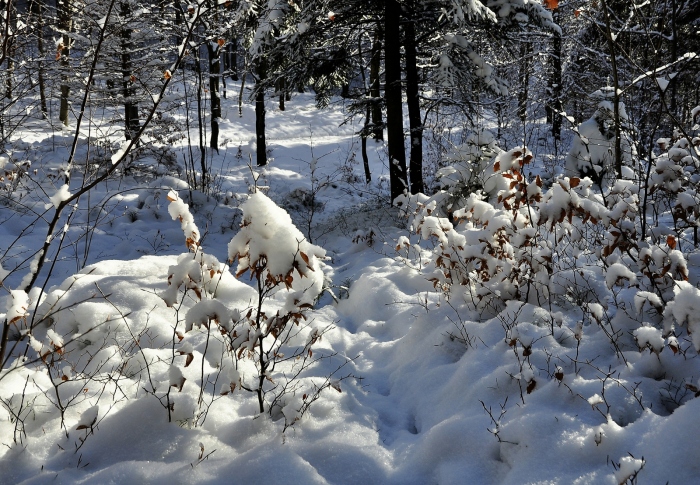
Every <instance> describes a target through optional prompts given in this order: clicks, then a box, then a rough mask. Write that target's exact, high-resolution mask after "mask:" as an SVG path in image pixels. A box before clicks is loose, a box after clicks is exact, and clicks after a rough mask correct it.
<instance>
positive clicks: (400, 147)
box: [384, 0, 408, 203]
mask: <svg viewBox="0 0 700 485" xmlns="http://www.w3.org/2000/svg"><path fill="white" fill-rule="evenodd" d="M385 8H386V10H385V16H384V21H385V23H384V27H385V30H384V32H385V35H386V42H385V43H384V49H385V51H384V69H385V78H386V88H385V90H384V96H385V99H386V129H387V130H386V133H387V142H388V148H389V184H390V186H391V201H392V203H393V201H394V200H395V199H396V197H398V196H399V195H401V194H403V193H404V191H405V190H407V189H408V181H407V179H406V151H405V148H404V135H403V105H402V99H401V43H400V42H401V41H400V38H399V36H400V29H399V22H400V16H401V6H400V5H399V2H398V1H397V0H386V7H385Z"/></svg>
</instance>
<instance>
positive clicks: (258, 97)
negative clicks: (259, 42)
mask: <svg viewBox="0 0 700 485" xmlns="http://www.w3.org/2000/svg"><path fill="white" fill-rule="evenodd" d="M256 71H257V72H256V74H257V77H258V79H257V82H256V87H255V89H256V94H255V141H256V151H257V154H256V157H257V158H256V160H257V164H258V166H259V167H262V166H265V165H267V145H266V143H265V87H264V85H265V78H266V76H267V66H266V65H265V60H264V59H260V60H258V65H257V69H256Z"/></svg>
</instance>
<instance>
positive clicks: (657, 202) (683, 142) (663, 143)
mask: <svg viewBox="0 0 700 485" xmlns="http://www.w3.org/2000/svg"><path fill="white" fill-rule="evenodd" d="M657 145H658V147H659V149H660V150H661V153H660V154H659V155H658V156H653V157H652V160H651V163H650V164H649V166H648V176H647V183H646V190H647V197H648V199H649V201H650V204H653V209H654V212H653V220H654V222H655V223H656V225H657V226H658V225H660V226H661V227H660V228H658V229H651V230H650V233H651V235H652V236H653V237H655V238H659V237H660V236H663V235H664V232H668V231H669V230H670V228H669V229H668V230H664V229H665V227H667V226H666V225H665V224H660V222H661V221H660V220H659V217H660V215H661V214H663V213H664V212H666V211H669V212H670V215H671V217H672V221H673V229H672V230H673V232H674V233H675V234H676V235H677V236H678V238H679V239H681V240H682V239H684V232H685V231H686V230H688V229H692V232H693V244H694V245H695V246H697V245H698V225H700V156H699V155H698V146H700V137H697V136H695V137H693V138H692V139H689V135H688V136H684V134H681V133H680V132H679V131H678V130H676V131H674V133H673V136H672V137H671V138H660V139H658V140H657ZM669 222H670V221H669Z"/></svg>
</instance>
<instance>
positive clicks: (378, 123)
mask: <svg viewBox="0 0 700 485" xmlns="http://www.w3.org/2000/svg"><path fill="white" fill-rule="evenodd" d="M382 37H383V32H382V27H381V25H380V24H377V29H376V30H375V32H374V43H373V44H372V59H371V61H370V67H369V85H370V96H371V97H372V100H373V102H372V126H373V128H372V133H373V135H374V139H375V140H377V141H379V140H383V139H384V121H383V120H382V105H381V103H380V99H381V89H380V79H379V78H380V70H381V62H382Z"/></svg>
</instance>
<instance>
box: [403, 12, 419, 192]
mask: <svg viewBox="0 0 700 485" xmlns="http://www.w3.org/2000/svg"><path fill="white" fill-rule="evenodd" d="M415 6H416V3H415V1H412V2H410V3H409V4H408V6H407V11H408V15H407V17H408V18H407V19H406V20H407V21H406V23H405V27H404V34H405V37H404V50H405V52H406V100H407V106H408V122H409V127H410V133H411V159H410V164H409V171H408V173H409V175H410V177H411V193H412V194H417V193H419V192H423V190H424V189H423V123H422V119H421V115H420V98H419V86H418V65H417V54H416V28H415V22H416V9H415Z"/></svg>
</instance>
